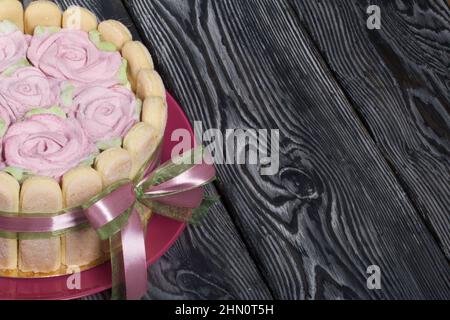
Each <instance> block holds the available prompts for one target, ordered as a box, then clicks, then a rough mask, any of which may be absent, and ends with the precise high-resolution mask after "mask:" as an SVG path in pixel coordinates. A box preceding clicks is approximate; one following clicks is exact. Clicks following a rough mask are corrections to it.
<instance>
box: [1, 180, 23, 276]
mask: <svg viewBox="0 0 450 320" xmlns="http://www.w3.org/2000/svg"><path fill="white" fill-rule="evenodd" d="M19 191H20V186H19V183H18V182H17V181H16V179H14V178H13V177H11V176H10V175H9V174H7V173H4V172H0V211H4V212H19ZM16 269H17V240H15V239H2V238H0V270H3V271H5V270H6V271H11V270H16Z"/></svg>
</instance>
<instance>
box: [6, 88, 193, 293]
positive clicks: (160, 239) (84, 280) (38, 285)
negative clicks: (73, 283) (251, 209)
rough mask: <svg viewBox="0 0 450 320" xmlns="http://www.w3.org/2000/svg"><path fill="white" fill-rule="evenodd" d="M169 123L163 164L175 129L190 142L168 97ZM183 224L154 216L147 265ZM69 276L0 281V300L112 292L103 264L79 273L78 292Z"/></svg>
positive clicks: (107, 269) (166, 247) (182, 118)
mask: <svg viewBox="0 0 450 320" xmlns="http://www.w3.org/2000/svg"><path fill="white" fill-rule="evenodd" d="M167 103H168V113H169V116H168V123H167V129H166V134H165V138H164V147H163V154H162V160H163V161H166V160H168V159H170V154H171V151H172V149H173V148H174V146H175V145H176V144H177V142H172V141H171V139H170V137H171V135H172V132H173V131H175V130H176V129H187V130H188V131H189V132H190V133H191V137H192V139H193V137H194V135H193V130H192V127H191V125H190V124H189V121H188V119H187V118H186V115H185V114H184V113H183V111H182V110H181V108H180V106H179V105H178V103H177V102H176V101H175V100H174V99H173V98H172V96H171V95H169V94H167ZM184 228H185V224H184V223H181V222H178V221H175V220H170V219H167V218H164V217H161V216H158V215H154V216H153V217H152V218H151V220H150V223H149V225H148V232H147V236H146V248H147V261H148V264H152V263H154V262H156V261H157V260H158V259H159V258H160V257H161V256H162V255H163V254H164V253H165V252H166V251H167V250H169V248H170V247H171V246H172V244H173V243H174V242H175V240H177V239H178V237H179V236H180V234H181V233H182V232H183V230H184ZM67 280H68V276H60V277H52V278H44V279H11V278H0V299H2V300H5V299H9V300H11V299H18V300H29V299H32V300H44V299H46V300H49V299H51V300H56V299H60V300H67V299H76V298H81V297H85V296H89V295H92V294H95V293H98V292H101V291H104V290H107V289H110V288H111V266H110V263H109V262H108V263H104V264H102V265H100V266H98V267H95V268H93V269H90V270H87V271H83V272H82V273H81V289H80V290H70V289H68V288H67Z"/></svg>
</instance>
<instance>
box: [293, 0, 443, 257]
mask: <svg viewBox="0 0 450 320" xmlns="http://www.w3.org/2000/svg"><path fill="white" fill-rule="evenodd" d="M291 3H292V5H293V6H294V8H296V11H297V13H298V15H299V17H300V19H301V21H302V23H303V24H304V26H305V27H306V28H307V30H308V32H309V33H310V34H311V37H312V39H313V41H314V42H315V43H316V44H317V46H318V47H319V49H320V52H321V54H322V55H323V56H324V58H325V60H326V62H327V63H328V65H329V66H330V68H331V69H332V71H333V72H334V74H335V75H336V77H337V78H338V79H339V82H340V83H341V84H342V88H343V89H344V91H345V93H346V94H347V96H348V97H349V99H350V101H351V102H353V105H354V106H355V108H356V109H357V111H358V114H359V115H360V116H361V118H362V120H363V121H364V123H365V124H366V125H367V127H368V129H369V131H370V133H371V135H372V137H373V138H374V139H375V141H376V143H377V144H378V146H379V148H380V149H381V151H382V153H383V155H384V157H385V158H386V159H387V160H388V161H389V163H390V164H391V166H392V167H393V168H394V170H395V172H396V174H397V175H398V177H399V179H400V182H401V184H402V185H403V186H404V188H405V189H406V191H407V194H408V197H409V198H410V199H411V200H412V202H413V203H414V205H415V207H416V208H417V209H418V210H419V211H420V213H421V215H422V216H423V218H424V220H425V222H426V223H427V225H429V227H430V229H431V230H432V232H433V233H434V234H435V237H436V239H438V240H439V242H440V244H441V247H442V249H443V250H444V252H445V254H446V256H447V258H448V259H450V72H449V66H450V10H449V8H448V5H447V3H446V1H444V0H442V1H425V0H424V1H409V0H408V1H406V0H398V1H372V0H370V1H369V0H363V1H361V0H350V1H348V0H339V1H323V0H322V1H308V0H291ZM369 5H378V6H379V7H380V9H381V23H382V25H381V30H369V29H368V28H367V27H366V21H367V19H368V17H369V15H368V14H367V13H366V11H367V8H368V6H369Z"/></svg>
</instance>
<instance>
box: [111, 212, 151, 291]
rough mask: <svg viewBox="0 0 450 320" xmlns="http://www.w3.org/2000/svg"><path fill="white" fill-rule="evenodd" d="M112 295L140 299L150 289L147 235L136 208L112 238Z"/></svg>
mask: <svg viewBox="0 0 450 320" xmlns="http://www.w3.org/2000/svg"><path fill="white" fill-rule="evenodd" d="M110 244H111V267H112V277H113V286H112V298H113V299H123V298H126V299H127V300H139V299H141V298H142V296H143V295H144V294H145V293H146V291H147V259H146V254H145V238H144V230H143V226H142V222H141V219H140V217H139V213H138V212H137V210H136V209H135V208H133V209H132V213H131V216H130V218H129V220H128V223H127V225H126V226H124V228H123V229H122V231H121V232H120V233H116V234H115V235H113V236H111V238H110Z"/></svg>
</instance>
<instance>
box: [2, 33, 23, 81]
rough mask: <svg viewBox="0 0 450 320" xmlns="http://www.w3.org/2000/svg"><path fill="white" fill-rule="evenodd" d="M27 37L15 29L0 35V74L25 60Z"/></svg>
mask: <svg viewBox="0 0 450 320" xmlns="http://www.w3.org/2000/svg"><path fill="white" fill-rule="evenodd" d="M28 40H29V37H28V36H26V35H24V34H23V33H22V32H21V31H19V30H17V29H15V30H14V29H12V30H9V31H8V32H1V33H0V73H1V72H3V71H5V70H6V69H8V68H9V67H11V66H12V65H14V64H15V63H17V62H19V61H21V60H23V59H26V57H27V50H28Z"/></svg>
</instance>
